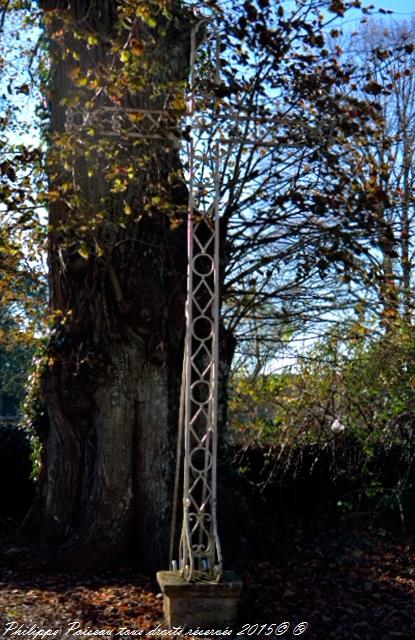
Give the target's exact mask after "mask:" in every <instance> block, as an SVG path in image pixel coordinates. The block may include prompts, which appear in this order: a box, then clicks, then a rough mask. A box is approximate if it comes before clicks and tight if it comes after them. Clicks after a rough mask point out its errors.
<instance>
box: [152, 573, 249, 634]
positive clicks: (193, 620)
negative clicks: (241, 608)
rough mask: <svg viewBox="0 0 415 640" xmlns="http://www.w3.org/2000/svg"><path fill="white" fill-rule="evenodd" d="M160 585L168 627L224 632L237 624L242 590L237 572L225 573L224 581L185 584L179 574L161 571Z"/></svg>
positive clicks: (159, 574)
mask: <svg viewBox="0 0 415 640" xmlns="http://www.w3.org/2000/svg"><path fill="white" fill-rule="evenodd" d="M157 582H158V583H159V585H160V589H161V592H162V594H163V608H164V617H165V620H166V623H167V625H168V626H170V627H177V626H183V627H184V626H186V627H191V628H196V627H198V626H199V627H201V628H202V629H209V628H210V629H212V628H214V629H221V628H225V627H226V626H232V625H234V624H235V621H236V614H237V605H238V598H239V595H240V593H241V589H242V581H241V580H240V579H239V577H238V576H237V575H236V573H233V572H232V571H225V573H224V576H223V579H222V581H221V582H206V581H203V582H202V581H200V582H185V580H184V579H183V578H182V577H181V576H180V573H179V571H159V572H158V573H157Z"/></svg>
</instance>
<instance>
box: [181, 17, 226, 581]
mask: <svg viewBox="0 0 415 640" xmlns="http://www.w3.org/2000/svg"><path fill="white" fill-rule="evenodd" d="M205 21H206V18H204V17H203V16H202V17H200V19H199V21H198V23H197V24H196V25H195V27H194V28H193V31H192V36H191V38H192V40H191V77H190V95H189V102H188V105H189V114H188V120H189V130H190V131H191V135H190V136H189V142H188V150H187V155H188V173H189V214H188V274H187V283H188V298H187V305H186V347H185V364H184V371H183V373H184V378H183V391H184V393H183V403H184V411H183V414H182V418H183V421H184V451H183V456H184V462H183V467H184V468H183V521H182V530H181V538H180V548H179V569H180V571H181V574H182V575H183V577H184V579H185V580H187V581H191V580H194V579H196V578H200V577H201V576H203V577H204V578H208V579H215V580H220V578H221V576H222V554H221V548H220V542H219V536H218V530H217V514H216V467H217V437H218V433H217V422H218V382H219V380H218V379H219V367H218V364H219V356H218V346H219V345H218V343H219V196H220V184H219V175H220V172H219V163H220V150H219V142H218V141H216V142H213V148H212V136H211V133H210V131H209V129H208V128H207V127H206V126H205V123H204V122H203V119H202V120H201V119H200V118H198V117H197V113H196V112H197V104H196V103H197V96H196V81H195V58H196V40H197V36H198V32H199V31H200V29H201V28H202V26H203V23H204V22H205ZM211 37H212V38H213V39H214V41H215V42H216V39H217V34H216V32H215V31H214V30H212V31H211ZM218 71H219V69H218V66H217V65H216V66H215V74H216V78H215V80H216V81H218V75H217V74H218ZM195 133H196V136H195V135H194V134H195Z"/></svg>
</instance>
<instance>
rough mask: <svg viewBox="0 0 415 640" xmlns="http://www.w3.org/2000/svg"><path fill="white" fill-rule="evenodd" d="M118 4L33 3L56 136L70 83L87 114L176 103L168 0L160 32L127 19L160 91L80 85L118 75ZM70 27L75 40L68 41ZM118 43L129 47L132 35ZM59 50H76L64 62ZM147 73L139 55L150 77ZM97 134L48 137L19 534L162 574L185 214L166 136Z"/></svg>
mask: <svg viewBox="0 0 415 640" xmlns="http://www.w3.org/2000/svg"><path fill="white" fill-rule="evenodd" d="M117 4H118V3H117V2H116V1H115V0H105V1H104V0H99V1H98V0H97V1H96V2H94V1H92V2H91V0H70V1H69V2H59V0H48V1H44V2H43V8H44V9H45V10H47V11H48V12H51V13H48V15H49V19H48V30H49V34H50V36H51V41H52V81H51V88H50V91H51V94H50V96H51V97H50V107H51V128H52V133H55V134H56V133H57V134H58V135H59V134H62V132H64V129H65V118H67V112H66V111H65V107H64V104H63V102H64V101H65V99H67V98H68V96H71V95H72V96H73V95H74V94H76V92H77V91H78V93H79V96H81V99H80V100H79V98H78V102H77V106H84V105H85V104H86V102H87V100H88V98H90V97H91V95H92V94H93V95H94V103H93V108H96V107H97V106H98V107H102V106H108V105H109V106H114V104H118V105H121V106H122V107H129V108H131V107H132V108H137V107H140V108H152V109H154V108H161V107H162V106H164V105H165V104H166V103H168V101H169V93H168V92H171V93H172V94H173V97H174V95H175V93H174V92H175V88H174V87H175V86H176V85H177V82H179V81H181V82H183V80H184V79H185V75H186V72H187V58H188V47H189V21H188V16H186V14H185V12H184V11H183V9H181V8H180V6H179V3H178V2H172V3H171V4H172V7H171V8H172V13H173V15H174V17H173V18H172V19H169V18H168V17H165V16H159V23H158V25H157V27H156V28H154V26H152V25H150V26H148V24H146V23H145V22H143V21H142V20H138V21H136V23H135V26H134V29H136V33H133V35H134V37H139V38H140V40H141V42H142V43H144V49H145V46H146V42H147V41H148V42H149V52H148V56H147V58H146V53H144V54H143V60H145V59H147V60H150V59H151V60H152V63H156V64H157V73H158V77H159V80H160V86H159V87H158V91H154V89H155V87H150V86H146V87H144V89H141V91H139V92H137V93H136V94H135V93H134V92H133V91H132V90H130V87H127V88H125V90H120V92H119V93H118V95H117V96H116V98H115V103H114V102H113V103H111V96H110V95H109V94H110V90H108V88H107V89H106V90H105V91H102V92H99V91H97V89H96V86H95V88H94V89H93V91H92V93H91V90H89V89H88V87H86V88H84V87H83V85H82V81H81V82H78V80H79V78H80V77H82V76H83V75H84V74H85V73H86V72H87V71H88V69H97V68H100V69H101V72H102V71H103V70H104V69H105V65H111V64H112V65H113V67H114V65H115V66H116V65H117V64H118V65H119V66H120V69H121V67H122V65H121V62H120V56H119V53H117V54H116V56H115V57H114V55H113V52H112V51H111V43H112V42H113V36H114V33H115V31H114V24H115V20H116V13H117ZM68 6H69V11H66V8H67V7H68ZM64 9H65V10H64ZM54 10H55V12H54ZM56 10H57V12H56ZM62 19H64V20H65V21H66V22H65V23H63V22H62ZM68 21H69V22H68ZM71 24H72V25H74V26H75V27H76V29H77V30H78V31H80V32H81V34H84V35H85V37H81V38H79V39H76V38H74V37H73V33H72V29H71ZM91 34H92V36H93V37H91ZM137 34H138V35H137ZM96 35H97V36H98V38H99V44H97V43H96V37H95V36H96ZM116 37H117V38H119V40H118V41H120V39H121V42H124V43H126V44H125V50H129V47H130V44H131V34H129V33H128V32H125V33H124V35H123V34H121V35H118V36H116ZM129 37H130V40H129ZM123 38H124V40H123ZM91 43H92V45H93V46H92V45H91ZM123 46H124V45H123ZM136 46H137V45H136ZM65 48H66V49H72V50H73V51H76V55H75V57H73V56H71V55H69V56H68V57H66V58H65V56H64V55H63V50H64V49H65ZM121 50H123V49H121ZM139 53H140V52H139ZM121 60H122V58H121ZM77 65H78V66H79V67H80V70H75V71H74V69H76V67H77ZM113 67H112V68H113ZM109 68H110V67H109ZM143 73H144V72H143ZM154 74H155V72H154V73H153V74H152V72H151V70H149V67H148V64H147V70H146V77H147V83H149V82H150V83H151V82H154V79H155V75H154ZM104 75H105V73H101V78H102V77H103V76H104ZM72 80H74V83H73V82H72ZM88 91H89V93H88ZM123 91H124V93H123ZM83 92H84V93H83ZM174 117H177V114H176V115H175V112H174V111H173V115H170V118H174ZM75 120H76V118H75ZM81 135H82V136H84V135H85V133H84V132H83V133H82V134H81ZM100 135H101V134H100V133H95V134H92V136H93V137H92V138H91V152H90V153H88V149H87V146H88V145H86V146H85V144H84V141H82V140H81V141H80V142H79V146H77V144H78V143H77V142H76V140H72V141H71V142H70V143H68V141H67V140H66V142H64V143H62V142H60V145H61V146H58V144H57V143H56V141H55V142H52V144H51V153H50V155H51V159H50V167H51V168H50V189H51V192H52V194H54V195H53V197H52V200H53V201H52V203H51V205H50V228H51V232H50V243H49V262H50V279H51V307H52V311H53V312H54V313H55V316H56V326H55V330H54V332H53V334H52V336H51V340H50V344H49V346H48V350H47V353H46V355H45V357H44V359H43V371H42V375H41V384H40V388H41V393H42V395H43V399H44V402H45V406H46V413H47V421H46V423H47V428H46V429H45V430H44V431H43V433H42V436H41V440H42V445H43V449H42V471H41V476H40V479H39V486H38V495H37V498H36V500H35V503H34V505H33V507H32V510H31V512H30V514H29V516H28V518H27V523H26V527H27V528H29V529H31V528H32V529H34V530H36V532H37V533H38V534H39V536H40V538H41V539H42V540H45V541H46V542H47V544H48V546H49V547H50V548H51V549H53V550H54V552H55V553H54V557H55V558H57V559H61V560H64V561H69V562H71V563H75V564H76V566H78V567H85V566H88V567H90V566H92V565H102V562H103V561H107V560H108V559H110V560H111V559H114V558H116V557H118V556H119V555H120V554H122V553H124V552H125V551H126V550H127V549H132V550H133V551H134V553H135V555H136V556H137V557H138V558H139V559H141V562H142V565H143V566H145V567H146V568H147V569H154V568H162V567H166V563H167V550H168V538H169V522H170V508H171V494H172V474H173V467H174V464H173V463H174V459H173V458H174V452H175V445H174V441H175V433H176V428H177V412H178V399H179V395H180V388H179V387H180V375H181V362H182V349H183V344H182V340H183V327H184V302H185V294H186V291H185V288H186V277H185V274H186V262H187V260H186V239H185V228H184V227H185V225H183V224H180V216H182V215H183V211H184V210H185V208H186V197H187V194H186V189H185V188H184V186H183V183H182V181H181V179H180V160H179V155H178V150H177V148H175V146H174V145H172V144H171V143H166V144H161V143H160V142H157V141H155V142H154V143H153V144H152V145H151V146H149V144H148V143H146V142H143V143H140V144H135V145H133V144H132V143H131V141H130V142H128V141H127V140H123V139H122V134H121V137H120V139H119V140H115V142H113V143H111V144H112V145H113V146H111V144H110V143H108V144H107V142H106V143H105V144H106V145H107V146H105V147H102V148H101V149H99V145H100V142H101V139H100ZM102 139H103V138H102ZM60 140H62V136H60ZM63 144H66V145H68V146H67V148H65V147H64V146H62V145H63ZM82 144H84V146H83V147H82ZM71 145H72V146H71ZM80 149H81V151H80ZM82 149H83V151H84V153H86V155H85V157H84V158H81V157H80V154H81V153H82ZM114 165H117V166H119V167H120V172H121V174H122V172H123V167H124V166H127V165H128V166H133V167H137V166H139V167H140V166H141V170H139V171H138V172H136V173H135V174H134V172H133V174H132V177H131V181H130V184H129V185H128V187H127V189H126V190H124V191H123V190H122V189H121V190H120V192H119V193H117V192H116V191H117V190H116V189H114V188H113V186H114V182H111V180H109V181H105V180H104V179H103V173H107V174H108V172H109V171H111V169H112V168H113V167H114ZM97 169H98V170H97ZM122 175H123V174H122ZM112 177H113V176H112ZM73 184H75V187H76V189H75V188H74V187H73ZM68 185H70V186H68ZM71 189H74V190H73V191H71ZM55 192H58V194H59V196H57V195H56V194H55ZM65 193H66V194H68V193H69V195H67V196H64V194H65ZM160 194H161V196H160ZM154 196H158V197H154ZM166 200H169V201H170V202H169V203H168V204H169V206H168V207H166ZM161 201H163V203H164V208H163V209H162V210H158V207H159V204H160V202H161ZM103 206H105V210H104V211H103ZM159 209H160V207H159ZM172 222H173V224H172Z"/></svg>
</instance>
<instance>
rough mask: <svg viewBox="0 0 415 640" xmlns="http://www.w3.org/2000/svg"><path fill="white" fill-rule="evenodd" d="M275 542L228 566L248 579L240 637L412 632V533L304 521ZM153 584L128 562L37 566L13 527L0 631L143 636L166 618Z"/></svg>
mask: <svg viewBox="0 0 415 640" xmlns="http://www.w3.org/2000/svg"><path fill="white" fill-rule="evenodd" d="M275 544H276V545H277V547H278V548H274V549H273V550H272V551H273V553H271V554H270V556H272V559H266V550H265V549H264V552H263V554H262V556H263V559H261V560H255V561H254V560H253V559H251V558H249V557H248V558H247V559H246V560H245V561H243V562H239V563H238V562H237V563H234V566H232V567H228V568H232V569H234V570H235V569H236V570H237V571H238V573H239V574H240V576H241V577H242V579H243V583H244V588H243V593H242V596H241V601H240V606H239V619H238V621H237V624H236V625H235V628H234V631H235V635H236V637H238V633H239V637H240V638H248V637H253V638H260V639H261V640H265V632H266V631H267V629H268V627H263V625H274V626H273V627H270V628H269V629H270V630H272V631H271V633H270V634H269V637H271V638H272V637H285V638H294V637H298V636H299V637H302V638H305V639H307V640H327V639H333V640H334V639H336V640H354V639H356V640H357V639H358V640H372V639H373V640H394V639H396V640H398V639H402V640H403V639H405V640H415V545H413V544H412V541H411V540H410V539H409V538H407V539H403V538H402V536H399V535H396V534H395V535H392V534H390V533H387V532H386V531H384V530H383V529H379V528H373V529H369V530H366V531H364V532H363V533H362V531H355V530H351V529H349V528H347V527H345V528H343V529H336V530H326V529H322V530H320V531H317V532H314V533H313V535H312V536H310V535H307V536H305V534H304V532H303V530H302V529H301V528H300V527H298V528H297V529H293V530H292V531H291V534H290V536H289V538H287V537H286V538H285V539H284V540H281V541H280V542H277V543H275ZM157 591H158V590H157V585H156V583H155V581H154V577H153V576H150V577H149V576H143V575H140V574H139V573H137V572H135V571H134V570H132V569H131V568H128V567H126V566H120V567H119V568H118V569H117V570H116V571H114V570H112V571H110V572H102V573H101V574H95V575H75V574H70V573H54V572H51V571H46V570H41V569H39V568H37V569H34V568H33V567H31V557H30V553H28V552H24V551H22V550H21V549H18V548H16V547H13V544H12V538H10V537H9V538H8V541H7V543H6V542H4V541H3V545H2V564H1V568H0V638H1V639H2V640H3V638H4V639H5V638H14V639H19V638H25V639H26V638H27V639H29V638H39V637H42V635H41V632H42V631H48V630H50V633H49V634H48V635H47V636H46V635H44V636H43V637H57V638H65V637H67V638H69V637H71V635H72V636H73V637H84V638H85V637H97V634H96V633H95V635H92V634H93V633H94V632H97V631H102V632H103V631H105V632H106V634H105V637H113V638H119V637H132V636H133V635H135V634H133V633H132V632H133V631H136V634H138V631H139V630H142V634H141V635H143V636H146V635H147V634H148V632H149V631H152V630H154V629H156V628H157V626H158V625H159V624H162V623H163V613H162V599H161V597H160V595H159V594H158V593H157ZM283 623H286V624H283ZM288 623H289V624H288ZM301 623H307V624H301ZM256 625H258V626H256ZM261 627H262V630H261ZM76 632H78V634H77V633H76ZM52 634H54V635H53V636H52ZM102 635H103V634H102Z"/></svg>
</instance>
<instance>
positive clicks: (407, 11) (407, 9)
mask: <svg viewBox="0 0 415 640" xmlns="http://www.w3.org/2000/svg"><path fill="white" fill-rule="evenodd" d="M367 4H373V5H374V7H376V9H380V8H382V9H391V10H392V11H393V12H394V13H396V14H404V15H406V16H410V15H411V14H413V13H415V2H414V0H372V1H371V2H370V0H369V2H368V3H367Z"/></svg>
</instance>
